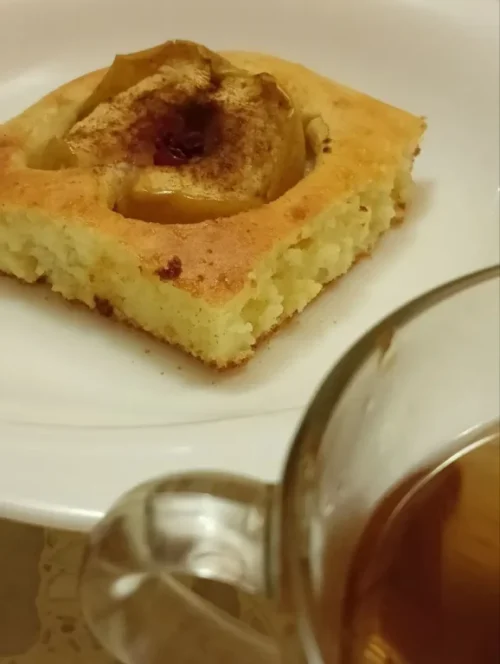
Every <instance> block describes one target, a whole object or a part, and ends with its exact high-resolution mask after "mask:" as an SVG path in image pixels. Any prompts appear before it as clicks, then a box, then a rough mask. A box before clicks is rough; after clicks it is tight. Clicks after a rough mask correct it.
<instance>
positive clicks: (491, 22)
mask: <svg viewBox="0 0 500 664" xmlns="http://www.w3.org/2000/svg"><path fill="white" fill-rule="evenodd" d="M498 8H499V5H498V0H252V2H251V3H241V2H239V0H210V2H206V1H204V0H183V2H175V3H174V2H167V1H166V0H141V1H140V2H123V1H122V0H72V1H71V2H68V0H0V120H3V119H7V118H8V117H10V116H11V115H14V114H16V113H18V112H19V111H21V110H22V109H23V108H24V107H25V106H27V105H28V104H30V103H31V102H33V101H35V100H36V99H37V98H38V97H40V96H41V95H42V94H44V93H45V92H48V91H49V90H51V89H52V88H55V87H57V86H58V85H59V84H61V83H63V82H64V81H67V80H69V79H71V78H73V77H75V76H77V75H79V74H82V73H84V72H86V71H88V70H91V69H94V68H97V67H101V66H104V65H106V64H107V63H109V62H110V61H111V59H112V57H113V56H114V54H115V53H116V52H129V51H133V50H136V49H140V48H143V47H147V46H150V45H153V44H156V43H159V42H162V41H164V40H166V39H168V38H172V37H187V38H191V39H194V40H197V41H200V42H204V43H206V44H207V45H209V46H212V47H215V48H218V47H220V48H242V49H255V50H261V51H268V52H271V53H276V54H279V55H282V56H285V57H288V58H290V59H294V60H300V61H302V62H303V63H305V64H307V65H309V66H311V67H313V68H315V69H317V70H319V71H321V72H323V73H325V74H327V75H330V76H331V77H334V78H335V79H337V80H339V81H341V82H344V83H347V84H348V85H351V86H353V87H357V88H359V89H361V90H364V91H366V92H368V93H371V94H373V95H375V96H377V97H380V98H382V99H384V100H387V101H388V102H391V103H393V104H396V105H400V106H402V107H404V108H407V109H409V110H411V111H414V112H416V113H419V114H425V115H427V116H428V119H429V131H428V134H427V137H426V140H425V144H424V150H423V153H422V155H421V157H420V158H419V160H418V162H417V168H416V179H417V182H418V192H417V195H416V200H415V202H414V206H413V209H412V211H411V213H410V215H409V218H408V220H407V223H406V224H405V225H404V226H403V227H402V228H401V229H400V230H397V231H394V232H393V233H391V234H390V235H389V236H388V237H387V238H386V239H385V240H384V241H383V243H382V245H381V246H380V247H379V249H378V251H377V252H376V254H375V256H374V258H373V259H372V260H370V261H364V262H363V263H362V264H360V265H359V266H358V267H356V268H355V269H354V270H353V271H352V273H350V275H349V276H347V277H346V278H345V279H343V280H342V281H341V282H340V283H339V284H338V286H336V287H335V288H334V289H330V290H329V292H328V293H327V294H325V295H324V296H323V297H322V298H320V299H319V301H317V302H316V303H315V304H314V305H312V306H311V307H310V308H309V309H308V310H307V311H306V312H305V313H304V314H303V315H301V316H300V317H299V318H298V319H297V321H296V322H294V323H293V324H292V325H290V326H289V327H287V328H286V329H285V330H283V331H282V332H281V333H280V334H279V335H277V336H276V337H275V338H274V339H273V340H272V341H271V342H270V343H269V345H268V346H267V347H265V348H263V349H262V350H260V352H259V354H258V356H257V357H256V359H255V360H254V361H253V362H252V363H251V364H250V365H249V366H248V367H247V368H246V369H245V370H244V371H241V372H238V373H233V374H228V375H224V376H220V375H216V374H214V373H211V372H210V371H208V370H205V369H204V368H202V367H199V366H198V365H197V364H195V363H194V362H192V361H190V360H189V359H186V358H184V357H183V356H182V355H181V354H180V353H178V352H177V351H174V350H171V349H169V348H166V347H164V346H162V345H160V344H158V343H156V342H154V341H152V340H151V339H149V338H148V337H147V336H145V335H143V334H140V333H134V332H133V331H131V330H129V329H126V328H122V327H120V326H119V325H117V324H115V323H112V322H108V321H106V320H102V319H101V318H99V317H98V316H95V315H92V314H91V313H89V312H87V311H85V310H83V309H81V308H79V307H74V306H69V305H66V304H65V303H64V302H62V301H61V300H59V299H58V298H57V297H55V296H50V295H48V294H47V293H46V290H45V289H44V288H43V287H40V288H38V287H33V286H31V287H28V286H23V285H20V284H17V283H15V282H13V281H11V280H10V279H6V278H4V279H0V512H1V513H2V514H5V515H10V516H13V517H15V518H20V519H25V520H29V521H34V522H39V523H45V524H48V523H50V524H56V525H64V526H69V527H74V528H79V527H87V526H89V525H90V524H91V523H92V522H93V521H94V520H95V519H96V518H97V517H98V516H99V514H100V513H101V512H102V510H103V509H105V508H106V507H107V506H108V505H109V503H110V501H111V500H113V499H114V498H115V497H117V495H118V494H119V493H120V492H122V491H123V490H125V489H127V488H128V487H130V486H131V485H133V484H134V483H136V482H140V481H142V480H144V479H146V478H149V477H151V476H156V475H158V474H160V473H168V472H172V471H178V470H185V469H195V468H221V469H224V470H227V471H237V472H245V473H247V474H251V475H257V476H259V477H262V478H264V479H271V480H273V479H275V478H276V477H277V475H278V474H279V472H280V469H281V466H282V464H283V461H284V458H285V455H286V450H287V448H288V444H289V442H290V439H291V436H292V434H293V430H294V428H295V426H296V424H297V421H298V419H299V418H300V416H301V414H302V412H303V410H304V407H305V405H306V404H307V402H308V400H309V399H310V397H311V395H312V393H313V391H314V389H315V387H316V386H317V385H318V383H319V382H320V380H321V379H322V377H323V376H324V374H325V373H326V371H327V370H328V369H329V367H330V365H332V364H333V363H334V362H335V360H336V359H338V357H339V356H340V355H341V354H342V353H343V352H344V351H345V350H346V348H347V347H348V346H349V345H351V344H352V342H353V341H354V340H355V338H357V337H358V336H360V335H361V334H362V333H363V332H364V331H366V329H367V328H368V327H370V326H371V325H372V324H373V323H374V322H375V321H377V320H378V319H380V318H381V317H382V316H384V315H385V314H387V313H388V312H389V311H390V310H393V309H394V308H396V307H398V306H399V305H400V304H402V303H403V302H404V301H406V300H408V299H409V298H412V297H413V296H415V295H417V294H419V293H421V292H423V291H425V290H427V289H429V288H431V287H433V286H435V285H437V284H438V283H442V282H444V281H446V280H448V279H451V278H453V277H456V276H458V275H460V274H463V273H466V272H469V271H472V270H475V269H477V268H481V267H484V266H487V265H490V264H492V263H495V262H497V261H498V252H499V238H498V182H499V177H498V175H499V174H498V171H499V164H498V139H499V137H498ZM0 186H1V183H0Z"/></svg>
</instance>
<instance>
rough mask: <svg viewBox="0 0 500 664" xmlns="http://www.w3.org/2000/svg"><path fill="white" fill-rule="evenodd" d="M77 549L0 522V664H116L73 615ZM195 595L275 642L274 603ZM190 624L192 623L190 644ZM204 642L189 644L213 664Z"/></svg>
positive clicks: (75, 542)
mask: <svg viewBox="0 0 500 664" xmlns="http://www.w3.org/2000/svg"><path fill="white" fill-rule="evenodd" d="M84 544H85V538H84V536H83V535H80V534H76V533H66V532H57V531H48V530H42V529H40V528H34V527H32V526H25V525H21V524H17V523H11V522H8V521H2V520H0V664H116V662H114V660H113V659H112V658H110V657H109V656H108V655H106V654H105V653H104V652H103V651H102V649H101V648H100V647H99V646H98V644H97V643H96V642H95V640H94V639H93V637H92V636H91V635H90V633H89V632H88V630H87V629H86V626H85V623H84V621H83V619H82V616H81V613H80V610H79V605H78V599H77V586H78V573H79V570H80V567H81V563H82V556H83V552H84ZM197 590H198V591H199V592H201V589H200V588H197ZM201 594H204V596H205V597H206V598H207V599H208V600H214V601H216V602H217V604H218V606H219V607H220V608H221V609H223V610H224V611H226V612H227V613H228V614H229V615H231V616H233V617H237V618H238V619H240V620H242V621H243V622H245V623H246V624H247V625H248V626H250V627H251V628H252V629H254V630H256V631H257V632H260V633H261V634H266V635H272V636H273V637H276V634H277V630H278V621H277V616H276V610H275V607H274V605H272V604H268V603H262V601H258V600H257V599H255V598H250V597H249V596H245V595H244V594H242V593H237V592H235V591H234V590H232V589H230V588H228V587H227V586H226V587H225V589H224V588H222V587H217V588H213V587H211V586H210V587H209V588H208V589H207V588H205V591H204V592H202V593H201ZM280 622H281V621H280ZM197 626H198V625H197V624H196V623H193V625H192V632H193V636H194V637H195V640H196V633H197V630H196V628H197ZM190 629H191V628H190ZM279 629H280V630H282V629H283V626H281V628H279ZM214 638H215V634H214ZM208 641H210V639H208ZM209 645H210V644H208V643H207V641H206V639H205V642H204V643H203V644H201V643H199V644H197V643H192V644H191V647H192V649H193V648H194V651H196V649H197V648H198V647H199V648H200V653H202V659H203V661H204V662H206V664H210V663H212V662H217V664H221V662H220V659H221V658H220V656H217V657H212V656H210V652H207V651H211V652H212V653H216V652H218V651H220V648H218V647H216V645H217V646H219V645H221V644H220V643H219V641H217V644H215V643H212V644H211V646H213V647H209ZM245 652H246V649H243V650H242V651H241V652H240V651H238V652H236V651H232V654H231V657H230V659H229V660H225V661H231V662H232V664H235V663H236V662H240V661H245V662H247V661H248V657H247V656H246V655H245V656H244V653H245ZM189 661H192V659H190V660H189ZM196 661H197V656H196Z"/></svg>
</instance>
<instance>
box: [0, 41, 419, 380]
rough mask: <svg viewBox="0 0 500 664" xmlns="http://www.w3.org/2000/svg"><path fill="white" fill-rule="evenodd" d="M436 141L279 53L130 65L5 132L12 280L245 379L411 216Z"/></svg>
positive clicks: (75, 86) (403, 117)
mask: <svg viewBox="0 0 500 664" xmlns="http://www.w3.org/2000/svg"><path fill="white" fill-rule="evenodd" d="M424 130H425V122H424V120H423V119H422V118H420V117H415V116H413V115H411V114H409V113H406V112H404V111H402V110H399V109H396V108H393V107H391V106H388V105H386V104H384V103H382V102H380V101H377V100H375V99H372V98H371V97H368V96H366V95H364V94H361V93H359V92H355V91H353V90H351V89H348V88H346V87H343V86H341V85H338V84H336V83H334V82H332V81H330V80H327V79H326V78H323V77H322V76H319V75H318V74H316V73H314V72H312V71H310V70H308V69H306V68H305V67H302V66H300V65H298V64H293V63H290V62H286V61H284V60H281V59H278V58H275V57H270V56H266V55H261V54H257V53H241V52H230V53H224V54H216V53H214V52H212V51H209V50H208V49H205V48H204V47H202V46H198V45H196V44H193V43H190V42H175V41H174V42H167V43H166V44H163V45H162V46H159V47H156V48H154V49H150V50H148V51H143V52H140V53H136V54H132V55H129V56H118V57H117V58H116V59H115V62H114V63H113V65H112V66H111V67H110V68H109V69H108V70H106V71H99V72H94V73H91V74H88V75H86V76H83V77H82V78H79V79H77V80H75V81H72V82H70V83H68V84H66V85H64V86H62V87H61V88H59V89H58V90H55V91H54V92H52V93H50V94H49V95H48V96H46V97H45V98H43V99H42V100H41V101H39V102H38V103H36V104H35V105H34V106H32V107H31V108H29V109H28V110H26V111H25V112H24V113H22V114H21V115H19V116H18V117H16V118H14V119H12V120H10V121H9V122H7V123H6V124H4V125H0V271H2V272H4V273H7V274H9V275H13V276H15V277H17V278H18V279H21V280H23V281H26V282H37V281H42V280H43V281H45V282H46V283H47V284H48V285H50V287H51V288H52V289H53V290H54V291H57V292H58V293H61V295H63V296H64V297H65V298H67V299H68V300H78V301H80V302H83V303H85V304H86V305H88V306H89V307H90V308H93V309H96V310H97V311H98V312H100V313H101V314H103V315H105V316H110V317H111V316H112V317H115V318H117V319H119V320H122V321H126V322H128V323H131V324H132V325H134V326H136V327H138V328H141V329H143V330H146V331H147V332H150V333H151V334H153V335H155V336H156V337H158V338H159V339H162V340H164V341H166V342H168V343H171V344H175V345H177V346H179V347H181V348H182V349H184V350H185V351H186V352H188V353H190V354H191V355H193V356H195V357H197V358H199V359H201V360H202V361H204V362H205V363H208V364H211V365H214V366H216V367H218V368H225V367H229V366H234V365H238V364H241V363H243V362H244V361H245V360H248V359H249V358H250V357H251V356H252V355H253V353H254V351H255V348H256V346H257V344H258V342H259V340H261V339H262V338H263V337H265V336H266V335H268V334H269V333H270V332H272V331H273V330H275V329H276V328H278V327H279V326H280V325H281V324H282V323H283V322H284V321H286V320H287V319H288V318H290V317H291V316H293V315H294V314H295V313H297V312H300V311H302V310H303V309H304V307H305V306H306V305H307V304H308V303H309V302H311V300H313V299H314V298H315V297H316V296H317V295H318V294H319V293H320V292H321V290H322V289H323V287H324V286H325V285H326V284H328V283H329V282H331V281H333V280H334V279H337V278H338V277H340V276H341V275H343V274H344V273H345V272H347V270H349V268H350V267H351V266H352V265H353V264H354V262H355V261H356V259H357V258H359V257H361V256H363V255H366V254H369V253H370V252H371V251H372V250H373V248H374V246H375V244H376V242H377V240H378V238H379V237H380V236H381V235H382V234H383V233H384V232H385V231H387V230H388V229H389V228H390V227H391V224H393V223H394V222H398V221H401V220H402V218H403V215H404V210H405V206H406V203H407V201H408V197H409V195H410V192H411V184H412V180H411V169H412V164H413V159H414V156H415V155H416V154H417V152H418V150H419V147H418V145H419V141H420V139H421V136H422V134H423V132H424Z"/></svg>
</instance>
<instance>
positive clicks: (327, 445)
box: [82, 267, 500, 664]
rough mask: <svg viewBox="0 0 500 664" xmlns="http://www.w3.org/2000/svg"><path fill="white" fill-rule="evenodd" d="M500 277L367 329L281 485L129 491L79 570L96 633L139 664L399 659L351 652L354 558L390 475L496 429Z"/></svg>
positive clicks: (314, 407) (451, 453) (198, 479)
mask: <svg viewBox="0 0 500 664" xmlns="http://www.w3.org/2000/svg"><path fill="white" fill-rule="evenodd" d="M499 275H500V270H499V268H498V267H494V268H490V269H487V270H483V271H481V272H478V273H476V274H473V275H470V276H467V277H464V278H461V279H459V280H457V281H455V282H453V283H451V284H447V285H445V286H443V287H440V288H438V289H436V290H434V291H433V292H431V293H429V294H427V295H424V296H423V297H421V298H419V299H417V300H416V301H414V302H412V303H410V304H408V305H406V306H404V307H403V308H402V309H400V310H399V311H397V312H396V313H394V314H393V315H391V316H389V318H387V319H386V320H385V321H384V322H382V323H381V324H379V325H378V326H377V327H375V328H374V329H373V330H372V331H371V332H369V333H368V334H367V335H366V336H364V337H363V338H362V339H361V340H360V341H359V342H358V343H357V344H356V345H355V346H354V347H353V348H352V349H351V350H350V351H349V352H348V353H347V354H346V355H345V356H344V358H343V359H342V360H341V361H340V362H339V363H338V365H337V366H336V367H335V368H334V369H333V371H332V372H331V374H330V375H329V377H328V378H327V380H326V381H325V383H324V384H323V386H322V387H321V388H320V390H319V392H318V393H317V395H316V397H315V398H314V400H313V402H312V404H311V405H310V407H309V409H308V411H307V414H306V415H305V418H304V420H303V422H302V424H301V426H300V429H299V431H298V433H297V435H296V438H295V441H294V443H293V445H292V448H291V451H290V455H289V458H288V462H287V465H286V470H285V473H284V477H283V479H282V482H281V483H280V484H279V485H278V486H270V485H264V484H260V483H259V482H257V481H255V480H251V479H244V478H239V477H234V476H231V475H225V474H206V473H189V474H186V475H180V476H175V477H166V478H163V479H160V480H157V481H153V482H150V483H148V484H146V485H144V486H141V487H139V488H137V489H135V490H133V491H131V492H130V493H129V494H128V495H126V496H125V497H123V498H122V499H121V500H120V501H119V502H118V504H116V505H115V506H114V507H113V508H112V510H111V511H110V513H109V514H108V515H107V516H106V517H105V518H104V520H103V521H102V522H101V523H100V524H99V525H98V526H97V528H96V529H95V531H94V532H93V534H92V536H91V539H90V545H89V552H88V556H87V559H86V562H85V566H84V570H83V574H82V602H83V609H84V612H85V615H86V617H87V620H88V622H89V625H90V627H91V629H92V630H93V632H94V634H95V635H96V636H97V638H98V639H99V641H100V642H101V643H102V644H103V645H104V646H105V647H106V648H107V649H108V650H109V651H110V652H111V653H113V654H114V655H115V656H116V657H117V658H118V659H120V660H121V661H123V662H126V663H127V664H159V663H160V662H162V663H163V662H170V661H172V662H176V664H177V663H178V664H187V663H188V662H199V661H203V662H212V661H213V662H218V663H220V664H223V663H225V662H227V663H229V662H230V663H231V664H240V663H241V664H243V663H248V664H250V663H256V662H263V663H267V662H269V663H271V662H273V663H274V662H286V663H288V662H290V663H293V662H297V663H299V662H301V663H304V662H308V663H309V664H313V663H315V664H320V663H322V664H338V663H340V662H342V663H344V662H345V663H349V664H353V662H362V661H373V662H375V661H378V662H386V661H388V660H387V659H382V658H380V659H378V660H377V659H368V658H367V659H363V655H362V654H361V655H360V654H359V653H358V655H356V657H358V659H357V660H356V659H355V660H353V659H352V658H351V659H349V657H350V656H349V655H348V654H347V651H349V652H351V651H352V648H350V647H346V643H345V633H344V629H343V623H344V620H345V597H346V589H347V583H348V579H349V570H350V566H351V563H352V559H353V555H354V554H355V552H356V549H357V546H358V544H359V541H360V537H361V535H362V534H363V532H364V530H365V528H366V525H367V523H368V522H369V520H370V517H371V515H372V513H373V511H374V509H375V507H376V506H377V505H378V504H379V503H380V501H381V500H382V499H383V498H384V496H386V495H387V493H388V492H389V491H390V490H391V488H392V487H394V486H396V485H398V484H400V483H401V482H402V481H404V480H405V479H406V478H408V477H410V476H415V474H417V475H418V474H419V473H423V472H424V471H425V469H428V468H434V467H436V466H439V465H440V464H443V463H445V462H446V461H447V460H449V459H450V458H455V457H456V456H457V454H460V453H461V451H463V450H465V449H466V448H467V447H468V446H470V444H471V440H473V441H474V442H475V444H477V443H478V442H479V443H482V442H488V437H489V438H491V436H492V435H493V434H492V433H491V432H492V431H493V429H494V427H495V424H494V423H495V422H497V421H498V419H499V410H500V281H499ZM488 427H489V428H488ZM478 437H479V438H480V439H481V440H479V441H478ZM235 444H237V441H235ZM270 445H272V441H270ZM221 584H224V585H221ZM231 588H233V589H235V590H237V591H238V592H237V593H236V592H233V593H232V595H231V597H232V598H233V599H234V597H237V598H238V601H239V602H240V604H239V607H240V610H241V611H240V613H241V612H242V613H243V614H244V615H242V616H240V617H242V618H243V620H237V619H236V617H235V616H236V615H237V614H238V611H237V610H236V611H234V610H233V611H231V612H230V613H232V615H230V614H229V613H228V612H227V611H228V607H227V606H225V602H226V600H227V598H228V594H227V593H228V592H230V589H231ZM224 598H226V599H224ZM325 598H327V601H325ZM233 599H231V600H230V602H229V603H231V602H233ZM226 603H227V602H226ZM242 607H243V608H242ZM245 607H246V608H245ZM347 645H349V644H347ZM411 664H414V663H413V662H412V663H411ZM415 664H425V663H423V662H416V663H415Z"/></svg>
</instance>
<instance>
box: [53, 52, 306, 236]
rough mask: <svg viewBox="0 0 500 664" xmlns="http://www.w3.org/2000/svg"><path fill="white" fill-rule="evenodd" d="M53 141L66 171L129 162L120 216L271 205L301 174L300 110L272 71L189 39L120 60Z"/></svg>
mask: <svg viewBox="0 0 500 664" xmlns="http://www.w3.org/2000/svg"><path fill="white" fill-rule="evenodd" d="M80 117H81V119H80V120H79V121H78V122H77V123H76V124H75V125H74V126H73V127H72V128H71V129H70V131H69V132H68V133H67V135H66V136H65V137H64V141H63V143H64V146H61V145H54V153H55V155H56V157H57V158H59V159H60V161H61V165H74V164H77V165H79V166H83V167H92V166H96V165H114V164H128V165H129V166H130V167H131V168H132V169H133V171H134V177H133V178H132V180H131V182H132V184H131V185H130V186H129V187H128V188H127V189H126V191H124V192H123V195H122V196H121V198H120V199H119V201H118V202H117V209H118V210H119V211H120V212H121V213H122V214H124V215H126V216H129V217H134V218H138V219H143V220H146V221H154V222H157V223H195V222H199V221H203V220H206V219H214V218H218V217H224V216H229V215H234V214H236V213H238V212H241V211H243V210H247V209H251V208H254V207H257V206H259V205H262V204H264V203H266V202H269V201H272V200H274V199H275V198H277V197H279V196H281V195H282V194H283V193H284V192H285V191H287V190H288V189H289V188H291V187H293V186H294V185H295V184H296V183H297V182H298V180H299V179H300V178H301V177H303V175H304V170H305V162H306V146H305V137H304V130H303V124H302V118H301V116H300V113H299V112H298V111H297V110H296V109H295V107H294V104H293V102H292V100H291V98H290V97H289V95H288V94H287V93H286V92H285V91H284V90H283V89H282V87H281V86H280V85H279V84H278V83H277V81H276V80H275V79H274V78H273V77H272V76H271V75H269V74H265V73H262V74H256V75H253V74H250V73H249V72H247V71H244V70H241V69H237V68H236V67H234V66H232V65H231V63H229V62H228V61H226V60H224V59H223V58H222V57H220V56H219V55H217V54H215V53H212V52H211V51H209V50H208V49H205V48H204V47H201V46H198V45H196V44H192V43H190V42H169V43H167V44H164V45H163V46H161V47H158V48H156V49H151V50H149V51H143V52H141V53H138V54H134V55H129V56H119V57H118V58H116V60H115V62H114V64H113V66H112V67H111V68H110V70H109V72H108V73H107V74H106V76H105V77H104V79H103V80H102V82H101V84H100V85H99V86H98V87H97V88H96V90H95V91H94V93H93V94H92V95H91V96H90V97H89V99H87V100H86V102H85V103H84V104H83V105H82V108H81V111H80Z"/></svg>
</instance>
